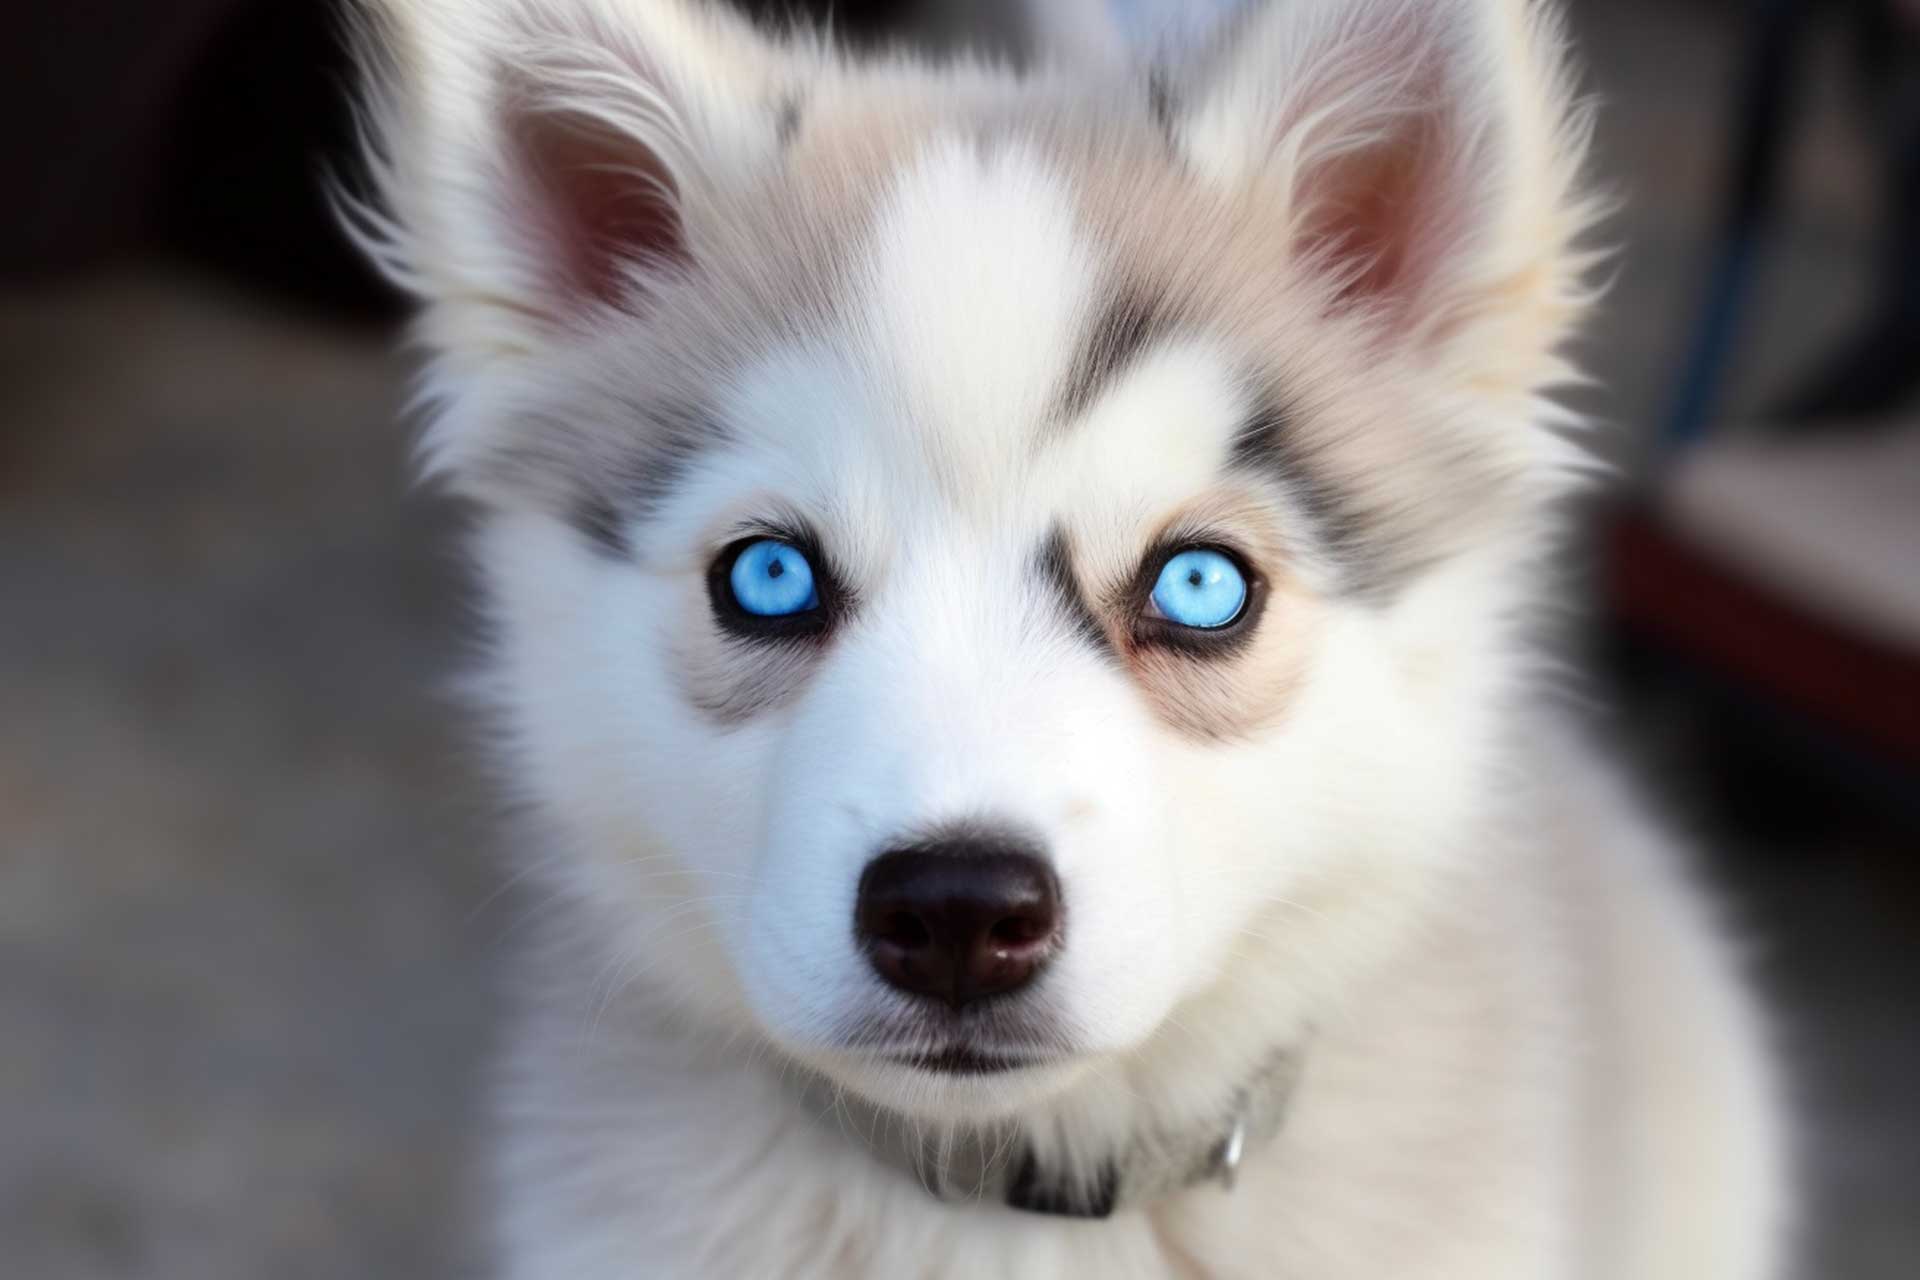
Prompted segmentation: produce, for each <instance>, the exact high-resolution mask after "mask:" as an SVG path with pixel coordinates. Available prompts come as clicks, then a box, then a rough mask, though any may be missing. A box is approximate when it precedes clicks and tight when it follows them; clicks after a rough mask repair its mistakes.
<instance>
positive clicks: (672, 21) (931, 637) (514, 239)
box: [354, 0, 1591, 1117]
mask: <svg viewBox="0 0 1920 1280" xmlns="http://www.w3.org/2000/svg"><path fill="white" fill-rule="evenodd" d="M454 8H455V7H454V6H443V5H439V4H434V3H428V2H427V0H389V2H388V4H387V5H386V7H385V9H384V10H383V11H382V12H381V14H380V15H379V16H377V17H376V18H375V19H374V20H373V21H372V22H371V23H370V30H371V32H372V34H373V36H374V38H373V39H371V40H370V41H369V42H368V46H369V48H371V49H374V50H376V57H375V61H376V64H377V70H378V74H377V75H376V76H375V86H376V87H375V89H374V90H373V93H372V95H371V98H370V111H369V120H370V122H371V125H372V138H373V143H372V148H371V153H370V163H371V165H372V168H373V171H374V173H375V175H376V178H377V184H378V188H379V192H378V194H379V199H378V200H377V201H376V202H374V203H372V204H369V205H367V206H364V207H360V208H358V209H357V210H356V211H354V216H355V218H356V220H357V224H358V226H359V229H360V231H361V234H362V238H363V239H364V240H365V242H366V243H367V244H368V246H369V248H370V250H371V251H372V252H374V253H375V254H376V256H377V257H378V258H379V259H380V260H381V261H382V262H383V263H384V264H385V265H386V266H387V268H388V269H389V270H390V271H391V273H392V274H393V275H394V277H395V278H396V279H398V280H399V281H401V282H402V283H403V284H405V285H406V286H407V287H409V288H410V289H412V290H413V291H414V292H416V293H417V294H418V296H419V297H420V298H421V299H422V300H423V302H424V308H423V313H422V319H421V324H420V335H421V338H422V340H423V342H424V345H425V347H426V348H427V350H428V352H429V354H430V364H429V367H428V372H427V381H426V392H427V398H428V400H429V402H430V405H431V410H432V419H431V425H430V428H429V431H428V434H427V436H426V440H425V455H426V464H427V467H428V469H429V470H430V471H431V472H432V473H434V474H435V475H437V476H440V477H442V478H443V479H445V480H446V481H447V482H448V483H449V484H451V485H452V486H453V487H454V488H455V489H457V490H459V491H460V492H462V493H464V494H466V495H469V496H470V497H472V498H474V499H476V500H477V502H478V503H479V504H480V506H481V507H482V509H483V511H484V519H483V521H482V524H481V529H480V533H479V537H478V555H479V560H480V564H481V566H482V571H483V575H484V579H485V582H486V584H487V587H488V591H489V597H490V600H491V605H492V609H493V613H494V616H495V620H496V622H497V644H496V646H495V649H494V652H493V655H492V665H491V668H490V674H489V687H490V689H491V696H492V700H493V702H494V703H495V704H496V707H497V709H498V711H499V714H500V721H501V727H502V733H503V737H504V740H505V745H506V749H507V753H508V762H509V764H508V770H507V773H508V776H509V777H510V779H511V780H512V781H513V782H514V783H515V784H516V785H517V786H520V787H521V788H523V789H524V791H525V792H526V794H527V795H528V797H529V798H530V799H531V800H532V801H533V802H534V805H535V807H536V808H537V809H538V810H539V812H540V813H541V814H543V815H544V817H545V818H546V819H547V820H548V821H549V822H550V824H551V825H552V826H553V827H554V828H555V829H556V831H557V833H558V836H557V838H558V839H559V841H560V843H561V844H562V846H563V848H562V850H561V852H562V855H563V856H562V857H561V859H560V861H559V863H558V864H557V865H558V868H559V870H558V872H557V875H558V882H559V884H560V885H561V886H562V887H563V888H565V889H566V890H568V891H570V892H573V893H575V894H577V895H578V897H579V898H580V899H581V900H582V901H583V903H585V904H586V906H587V907H588V909H589V912H590V915H591V918H592V919H594V920H596V921H599V922H602V924H604V926H605V928H606V932H607V936H608V938H609V940H610V942H611V945H612V947H613V948H614V955H615V957H617V958H618V959H619V960H620V961H621V962H623V963H624V964H625V965H626V969H625V970H623V971H624V972H629V973H632V974H634V975H637V976H636V977H635V978H634V980H635V981H637V982H640V983H643V984H645V985H646V986H647V987H649V988H650V989H652V990H655V991H657V992H659V993H661V994H662V995H663V996H664V997H665V998H666V999H668V1000H670V1001H672V1002H674V1003H675V1004H677V1005H678V1006H680V1007H682V1008H684V1009H685V1010H687V1011H688V1013H689V1016H690V1017H691V1018H692V1019H693V1020H694V1021H695V1022H696V1023H699V1024H702V1025H707V1026H711V1027H713V1028H715V1029H718V1030H721V1031H724V1032H729V1033H731V1032H739V1031H745V1032H747V1033H748V1034H749V1035H750V1036H752V1037H756V1038H759V1039H761V1040H762V1041H763V1042H771V1043H772V1044H773V1045H775V1046H777V1047H778V1048H779V1049H780V1050H781V1051H782V1052H784V1053H785V1054H787V1055H789V1056H791V1057H792V1058H794V1059H797V1060H799V1061H802V1062H804V1063H806V1064H808V1065H809V1066H811V1067H813V1068H815V1069H817V1070H819V1071H821V1072H823V1073H825V1074H826V1075H828V1076H829V1077H831V1078H832V1079H834V1080H835V1081H836V1082H838V1083H840V1084H842V1085H844V1086H847V1087H850V1088H852V1089H854V1090H856V1091H859V1092H860V1093H862V1094H863V1095H865V1096H868V1097H870V1098H872V1099H874V1100H876V1101H878V1102H881V1103H883V1104H885V1105H887V1106H890V1107H894V1108H897V1109H900V1110H903V1111H906V1112H909V1113H912V1114H915V1115H925V1116H946V1117H959V1116H975V1115H984V1114H997V1113H1007V1112H1018V1111H1020V1110H1021V1109H1023V1108H1031V1107H1034V1106H1038V1105H1042V1104H1044V1103H1046V1102H1047V1101H1048V1100H1050V1099H1054V1098H1058V1097H1062V1096H1064V1095H1065V1094H1066V1093H1068V1092H1070V1090H1071V1088H1072V1086H1073V1085H1074V1084H1075V1082H1076V1081H1081V1080H1084V1079H1088V1078H1090V1077H1092V1076H1098V1075H1100V1074H1101V1073H1100V1072H1099V1071H1097V1070H1095V1068H1098V1067H1099V1066H1100V1065H1101V1064H1112V1063H1116V1062H1118V1063H1121V1064H1128V1065H1129V1067H1131V1066H1133V1065H1138V1064H1142V1063H1148V1062H1151V1061H1155V1060H1159V1061H1166V1060H1169V1055H1174V1056H1177V1055H1178V1054H1179V1053H1181V1052H1188V1051H1193V1052H1201V1053H1204V1054H1205V1055H1206V1057H1207V1060H1208V1061H1209V1062H1212V1063H1217V1064H1218V1069H1219V1070H1221V1071H1227V1072H1231V1071H1233V1070H1235V1069H1236V1067H1235V1066H1234V1063H1235V1061H1236V1060H1239V1061H1242V1062H1244V1061H1248V1060H1251V1059H1252V1057H1253V1056H1255V1055H1258V1054H1259V1053H1263V1052H1266V1051H1268V1049H1269V1048H1270V1047H1271V1045H1272V1043H1273V1042H1274V1041H1275V1040H1277V1039H1282V1038H1284V1037H1285V1036H1287V1035H1288V1034H1291V1033H1292V1032H1293V1031H1294V1030H1296V1029H1297V1028H1298V1026H1299V1025H1300V1024H1301V1023H1302V1022H1303V1021H1305V1020H1308V1019H1311V1018H1313V1017H1314V1016H1316V1014H1318V1013H1319V1012H1321V1011H1323V1010H1324V1009H1325V1008H1326V1007H1327V1006H1328V1005H1329V1003H1332V1002H1337V1000H1338V999H1339V993H1340V990H1341V987H1342V985H1343V983H1345V982H1346V981H1347V980H1348V979H1349V978H1350V977H1351V976H1352V975H1353V974H1355V973H1357V972H1359V971H1360V970H1361V969H1363V968H1364V967H1365V966H1366V965H1367V964H1369V963H1370V962H1372V961H1373V960H1374V959H1375V958H1376V957H1377V956H1379V955H1380V954H1381V953H1382V951H1383V949H1385V948H1388V947H1390V946H1391V945H1392V943H1393V940H1394V938H1395V937H1396V933H1397V930H1398V928H1399V926H1400V925H1401V923H1402V921H1403V920H1404V919H1405V917H1406V915H1407V913H1408V911H1409V909H1410V907H1411V906H1412V905H1414V904H1416V903H1418V902H1419V901H1420V900H1421V899H1422V898H1423V897H1424V896H1425V895H1426V894H1428V893H1430V892H1432V891H1433V889H1434V886H1435V885H1436V884H1438V883H1440V882H1441V880H1442V879H1443V877H1444V873H1445V870H1446V869H1447V868H1448V867H1449V866H1453V865H1457V864H1458V862H1459V861H1460V860H1461V859H1468V858H1471V857H1473V856H1474V853H1475V850H1474V848H1473V837H1472V832H1473V830H1474V822H1473V819H1474V816H1475V814H1476V813H1477V812H1478V811H1479V809H1480V808H1481V807H1482V805H1483V804H1484V797H1485V796H1486V795H1487V794H1488V793H1489V791H1490V790H1491V789H1492V788H1491V786H1490V773H1491V770H1492V768H1493V766H1494V763H1495V761H1496V758H1497V755H1498V742H1499V725H1500V719H1501V708H1502V704H1503V701H1504V700H1505V696H1506V692H1507V689H1508V687H1509V686H1510V684H1511V683H1512V682H1513V679H1514V675H1515V672H1516V670H1517V668H1518V665H1519V664H1518V662H1517V660H1516V657H1515V643H1514V635H1513V632H1514V624H1515V616H1516V613H1517V612H1518V611H1519V605H1520V604H1521V603H1522V601H1523V600H1524V599H1525V597H1526V594H1527V588H1526V583H1527V579H1528V572H1527V568H1528V565H1529V564H1530V562H1531V561H1532V560H1534V559H1535V558H1537V555H1538V552H1539V550H1540V545H1541V542H1542V539H1543V536H1544V534H1545V531H1546V529H1547V527H1548V526H1547V522H1546V520H1545V518H1544V513H1545V511H1546V508H1547V505H1548V503H1549V502H1550V500H1551V499H1552V498H1553V497H1554V495H1555V494H1556V493H1557V492H1558V491H1559V490H1560V489H1562V488H1563V487H1564V485H1565V482H1566V479H1567V477H1568V475H1569V474H1570V473H1571V471H1572V470H1573V465H1572V460H1573V458H1574V454H1573V451H1572V450H1571V449H1570V448H1569V446H1568V445H1567V444H1566V443H1565V441H1564V440H1563V439H1562V438H1561V437H1560V436H1559V435H1557V434H1556V433H1555V432H1554V431H1553V430H1552V428H1553V427H1554V426H1555V425H1557V424H1556V418H1555V415H1554V412H1553V411H1552V409H1551V407H1550V406H1549V405H1548V404H1547V403H1546V402H1545V401H1544V400H1543V399H1542V398H1541V397H1542V392H1543V389H1544V388H1547V387H1549V386H1550V385H1551V384H1553V383H1554V382H1555V381H1557V380H1559V379H1560V378H1561V377H1562V376H1563V374H1564V372H1565V370H1564V368H1563V366H1562V364H1561V362H1560V360H1559V358H1558V357H1557V355H1556V348H1557V346H1558V344H1559V342H1560V341H1561V339H1562V337H1563V336H1564V335H1565V333H1566V332H1567V330H1568V328H1569V326H1570V324H1571V323H1572V321H1573V319H1574V318H1575V315H1576V313H1577V311H1578V310H1579V308H1580V305H1581V302H1582V300H1583V292H1582V287H1581V284H1580V277H1581V273H1582V270H1583V268H1584V265H1585V261H1584V259H1583V257H1582V255H1581V253H1580V252H1579V251H1578V250H1577V249H1576V248H1575V247H1574V243H1575V240H1576V237H1577V235H1578V234H1579V232H1580V231H1581V230H1582V229H1583V226H1584V224H1585V222H1586V221H1587V219H1588V216H1589V214H1590V212H1591V210H1590V207H1589V205H1588V204H1587V203H1585V202H1584V201H1583V200H1582V199H1581V198H1580V197H1579V195H1578V193H1577V191H1576V188H1575V181H1574V179H1575V174H1574V166H1575V164H1576V161H1577V158H1578V153H1579V150H1580V148H1579V143H1580V137H1579V133H1580V129H1579V125H1578V118H1577V117H1576V116H1575V115H1573V114H1570V110H1569V106H1568V98H1567V93H1566V88H1565V85H1564V83H1563V80H1562V77H1561V73H1560V71H1559V69H1558V62H1557V58H1556V36H1555V31H1554V28H1553V27H1552V25H1551V24H1550V23H1549V22H1548V21H1547V20H1546V19H1545V18H1544V17H1543V16H1542V15H1541V14H1540V13H1539V12H1538V11H1537V10H1535V9H1534V8H1532V7H1531V6H1528V5H1525V4H1522V3H1521V2H1520V0H1438V2H1426V3H1415V2H1413V0H1290V2H1287V3H1279V2H1277V0H1275V2H1272V3H1264V4H1255V5H1254V6H1252V7H1251V9H1250V10H1249V11H1248V12H1247V13H1245V14H1244V15H1242V17H1241V18H1240V19H1238V20H1237V21H1236V22H1235V23H1234V24H1233V25H1232V26H1231V27H1230V29H1229V30H1227V31H1226V32H1225V33H1223V34H1222V35H1221V36H1220V38H1218V39H1217V40H1216V41H1215V42H1214V43H1213V45H1212V47H1211V48H1207V49H1202V50H1200V51H1197V52H1195V53H1192V54H1190V55H1186V56H1183V57H1181V58H1178V59H1174V60H1171V61H1169V62H1167V63H1165V64H1163V65H1161V66H1158V67H1156V68H1155V69H1153V70H1152V71H1150V72H1149V71H1147V70H1145V69H1141V68H1134V67H1122V66H1116V65H1110V64H1108V63H1105V62H1103V63H1100V64H1099V65H1094V66H1082V67H1071V66H1058V67H1038V68H1034V69H1030V70H1027V71H1024V72H1015V71H1011V70H1006V69H1001V68H996V67H989V66H983V65H973V64H967V63H961V64H957V65H951V66H944V67H930V66H923V65H919V64H916V63H913V62H910V61H906V60H902V59H881V60H874V61H866V62H860V61H852V60H848V59H846V58H844V57H843V56H841V55H839V54H836V53H833V52H830V51H828V50H826V49H825V48H823V47H820V46H818V45H815V44H810V43H807V42H805V41H788V42H776V41H773V40H771V39H768V38H765V37H763V36H761V35H760V34H758V33H756V32H755V31H753V30H752V29H750V28H748V27H747V26H745V25H744V24H742V23H738V22H735V21H731V20H728V19H726V18H724V17H723V16H721V15H718V14H715V13H710V12H707V11H705V10H694V9H692V8H688V7H684V6H683V5H681V4H679V3H668V2H666V0H661V2H659V3H648V4H638V3H618V2H616V0H540V2H538V3H536V2H535V0H512V2H509V3H505V4H503V5H501V6H498V7H496V8H495V9H493V10H490V11H488V12H485V13H482V14H473V13H470V12H467V11H465V10H462V11H460V12H458V13H455V12H454V11H453V10H454ZM583 918H584V917H583ZM1248 984H1253V985H1254V986H1256V987H1257V989H1258V990H1259V992H1260V996H1259V998H1258V1000H1257V1001H1255V1002H1253V1004H1252V1006H1251V1007H1253V1008H1254V1009H1256V1010H1257V1012H1256V1013H1254V1014H1251V1015H1250V1014H1249V1013H1248V1011H1247V1010H1248V1008H1249V1003H1248V1002H1247V1001H1246V1000H1245V999H1244V998H1239V999H1236V998H1233V997H1234V993H1235V992H1236V991H1244V990H1245V989H1246V987H1247V986H1248ZM1179 1046H1189V1048H1188V1049H1182V1048H1180V1047H1179ZM1156 1055H1159V1058H1158V1059H1156ZM1142 1069H1145V1068H1142Z"/></svg>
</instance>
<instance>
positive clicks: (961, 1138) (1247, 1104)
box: [789, 1047, 1304, 1218]
mask: <svg viewBox="0 0 1920 1280" xmlns="http://www.w3.org/2000/svg"><path fill="white" fill-rule="evenodd" d="M1303 1056H1304V1055H1303V1052H1302V1050H1301V1049H1299V1048H1298V1047H1289V1048H1283V1049H1276V1050H1275V1051H1273V1052H1272V1053H1270V1054H1269V1055H1267V1056H1266V1057H1265V1058H1264V1059H1262V1060H1261V1062H1260V1064H1259V1066H1258V1067H1257V1068H1256V1069H1255V1070H1254V1071H1253V1072H1252V1073H1251V1074H1250V1075H1249V1076H1248V1077H1247V1078H1245V1079H1244V1080H1242V1081H1241V1082H1240V1083H1239V1084H1238V1085H1237V1086H1236V1087H1235V1088H1234V1089H1233V1090H1232V1091H1231V1092H1230V1094H1229V1095H1228V1097H1227V1098H1226V1100H1225V1102H1224V1104H1223V1105H1222V1106H1220V1107H1219V1108H1218V1109H1217V1110H1211V1111H1208V1112H1205V1113H1203V1114H1199V1115H1196V1116H1194V1117H1192V1118H1191V1119H1190V1120H1189V1121H1187V1122H1186V1123H1184V1124H1181V1125H1178V1126H1170V1127H1158V1126H1156V1127H1154V1128H1150V1129H1145V1130H1141V1131H1137V1132H1135V1133H1132V1134H1130V1135H1127V1136H1126V1137H1124V1138H1123V1139H1121V1140H1119V1141H1118V1142H1117V1143H1115V1144H1114V1145H1113V1146H1112V1147H1111V1148H1110V1149H1109V1150H1108V1152H1107V1154H1106V1155H1105V1156H1104V1157H1103V1158H1101V1159H1099V1160H1098V1161H1097V1162H1095V1163H1093V1164H1092V1165H1091V1167H1084V1166H1081V1167H1067V1166H1065V1165H1064V1163H1062V1164H1061V1165H1060V1166H1059V1167H1055V1165H1054V1164H1053V1163H1052V1162H1050V1161H1048V1160H1046V1159H1043V1158H1042V1157H1041V1156H1040V1155H1039V1153H1038V1152H1037V1151H1036V1148H1035V1146H1034V1144H1033V1143H1032V1142H1031V1141H1030V1139H1029V1138H1028V1136H1027V1134H1026V1133H1025V1132H1024V1131H1023V1129H1022V1127H1021V1125H1020V1124H1019V1123H1018V1122H1017V1121H1011V1120H1009V1121H1004V1122H998V1123H990V1124H984V1125H978V1126H972V1127H965V1128H960V1129H948V1128H944V1127H929V1126H927V1125H925V1124H923V1123H919V1122H916V1121H914V1120H912V1119H910V1118H909V1117H906V1116H904V1115H901V1114H899V1113H897V1112H894V1111H891V1110H888V1109H887V1108H884V1107H881V1106H878V1105H876V1104H874V1103H870V1102H867V1101H865V1100H863V1099H860V1098H857V1097H854V1096H853V1095H851V1094H849V1093H846V1092H845V1091H843V1090H840V1089H838V1088H837V1087H836V1086H834V1085H833V1084H832V1083H830V1082H829V1081H827V1080H826V1079H825V1078H824V1077H821V1076H815V1075H811V1074H808V1073H801V1074H797V1075H792V1076H790V1077H789V1078H790V1079H792V1080H794V1081H795V1082H796V1084H797V1085H798V1087H799V1088H800V1090H801V1093H802V1099H801V1100H802V1103H803V1105H804V1106H805V1107H806V1109H807V1111H808V1112H809V1113H810V1114H811V1115H813V1116H814V1117H816V1118H817V1119H818V1120H820V1121H821V1122H822V1123H824V1124H827V1125H830V1126H832V1127H834V1128H835V1129H837V1130H839V1131H840V1133H841V1134H842V1135H843V1136H844V1137H845V1138H846V1140H847V1141H850V1142H854V1143H858V1144H859V1145H861V1146H863V1147H865V1148H866V1149H867V1150H868V1151H869V1152H870V1153H871V1154H872V1156H873V1157H874V1158H875V1159H876V1160H878V1161H880V1162H881V1163H882V1164H885V1165H888V1166H890V1167H892V1168H894V1169H896V1170H898V1171H899V1172H900V1173H901V1175H902V1176H905V1177H910V1178H912V1179H913V1180H915V1181H916V1182H918V1183H919V1184H920V1185H921V1186H922V1187H924V1188H925V1189H926V1190H927V1192H928V1193H929V1194H931V1195H932V1196H934V1197H935V1198H936V1199H938V1200H943V1201H950V1202H966V1203H970V1204H978V1203H982V1202H986V1201H999V1202H1000V1203H1003V1204H1005V1205H1007V1206H1008V1207H1009V1208H1012V1209H1019V1210H1024V1211H1026V1212H1029V1213H1045V1214H1055V1215H1059V1216H1063V1217H1074V1218H1105V1217H1108V1216H1109V1215H1111V1214H1112V1213H1113V1212H1114V1210H1116V1209H1119V1208H1133V1207H1138V1206H1141V1205H1147V1204H1151V1203H1153V1202H1154V1201H1156V1200H1160V1199H1163V1198H1165V1197H1167V1196H1171V1195H1173V1194H1175V1193H1177V1192H1180V1191H1184V1190H1186V1189H1188V1188H1190V1187H1196V1186H1201V1185H1203V1184H1206V1183H1209V1182H1213V1183H1219V1184H1220V1185H1221V1186H1223V1187H1224V1188H1226V1189H1228V1190H1231V1189H1232V1188H1233V1184H1234V1178H1235V1175H1236V1174H1237V1172H1238V1170H1239V1168H1240V1164H1241V1162H1242V1161H1243V1160H1244V1159H1245V1158H1246V1157H1247V1156H1248V1155H1250V1154H1251V1153H1253V1152H1254V1151H1257V1150H1259V1149H1260V1148H1262V1147H1264V1146H1266V1145H1267V1144H1268V1143H1270V1142H1272V1141H1273V1139H1274V1137H1275V1136H1276V1135H1277V1134H1278V1133H1279V1132H1280V1128H1281V1125H1282V1122H1283V1121H1284V1120H1285V1119H1286V1113H1287V1104H1288V1102H1289V1101H1290V1100H1291V1098H1292V1096H1293V1091H1294V1086H1295V1084H1296V1083H1297V1082H1298V1080H1299V1078H1300V1069H1301V1064H1302V1061H1303Z"/></svg>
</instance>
